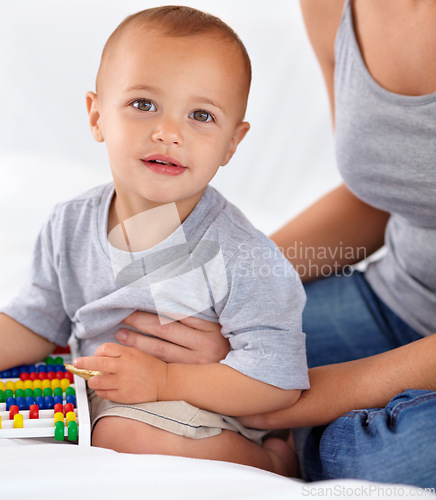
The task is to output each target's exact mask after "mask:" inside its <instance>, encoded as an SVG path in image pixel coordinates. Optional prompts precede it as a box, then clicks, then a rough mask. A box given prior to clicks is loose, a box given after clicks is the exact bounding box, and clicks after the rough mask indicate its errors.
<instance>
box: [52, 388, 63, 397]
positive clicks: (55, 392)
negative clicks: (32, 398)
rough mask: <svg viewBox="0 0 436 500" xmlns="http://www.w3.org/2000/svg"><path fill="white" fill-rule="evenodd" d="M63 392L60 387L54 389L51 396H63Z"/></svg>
mask: <svg viewBox="0 0 436 500" xmlns="http://www.w3.org/2000/svg"><path fill="white" fill-rule="evenodd" d="M63 395H64V392H63V391H62V387H55V390H54V391H53V396H63Z"/></svg>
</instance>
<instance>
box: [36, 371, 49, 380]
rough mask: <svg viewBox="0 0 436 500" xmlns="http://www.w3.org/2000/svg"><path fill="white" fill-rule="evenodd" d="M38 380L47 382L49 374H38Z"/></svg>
mask: <svg viewBox="0 0 436 500" xmlns="http://www.w3.org/2000/svg"><path fill="white" fill-rule="evenodd" d="M38 378H39V380H45V379H46V378H47V373H45V372H39V373H38Z"/></svg>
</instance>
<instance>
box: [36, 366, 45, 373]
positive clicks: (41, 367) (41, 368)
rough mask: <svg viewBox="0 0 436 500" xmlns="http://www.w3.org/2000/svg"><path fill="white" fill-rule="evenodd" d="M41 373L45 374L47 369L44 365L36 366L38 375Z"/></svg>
mask: <svg viewBox="0 0 436 500" xmlns="http://www.w3.org/2000/svg"><path fill="white" fill-rule="evenodd" d="M41 372H44V373H46V372H47V367H46V366H45V365H39V366H38V373H41Z"/></svg>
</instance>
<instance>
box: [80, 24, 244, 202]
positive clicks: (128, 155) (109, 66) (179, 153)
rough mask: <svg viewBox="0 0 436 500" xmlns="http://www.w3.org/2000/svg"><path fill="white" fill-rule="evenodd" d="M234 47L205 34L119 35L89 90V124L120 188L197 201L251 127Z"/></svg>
mask: <svg viewBox="0 0 436 500" xmlns="http://www.w3.org/2000/svg"><path fill="white" fill-rule="evenodd" d="M243 71H244V70H243V65H242V61H241V56H240V54H239V52H238V51H237V49H236V48H235V47H234V46H233V45H231V44H230V43H229V42H226V41H224V42H223V41H222V40H220V39H215V38H213V37H211V36H210V35H196V36H193V37H177V38H175V37H168V36H164V35H162V34H160V33H159V32H157V31H156V30H147V32H145V33H143V32H142V33H139V32H131V33H128V34H126V35H124V36H123V37H122V38H121V40H119V41H118V42H117V44H116V46H115V47H114V48H113V49H112V50H111V52H110V54H109V57H108V60H107V61H106V62H105V65H104V67H103V69H102V71H101V74H100V76H99V86H98V95H97V96H96V95H95V94H92V93H89V94H88V96H87V99H88V109H89V111H90V121H91V129H92V131H93V135H94V137H95V138H96V139H97V140H98V141H103V140H104V141H105V142H106V147H107V151H108V156H109V161H110V165H111V169H112V174H113V177H114V182H115V186H116V188H117V195H118V196H122V197H125V198H126V199H130V200H136V201H132V203H136V205H137V206H141V199H142V200H149V201H151V202H153V203H155V204H156V203H157V204H160V203H169V202H172V201H178V202H180V201H183V202H184V203H186V204H188V205H189V204H192V206H194V205H195V203H197V201H198V200H199V198H200V197H201V194H202V193H203V191H204V189H205V187H206V186H207V184H208V183H209V181H210V180H211V179H212V177H213V176H214V175H215V173H216V171H217V169H218V168H219V166H220V165H225V164H226V163H227V162H228V161H229V160H230V158H231V156H232V154H233V153H234V151H235V150H236V147H237V145H238V144H239V142H240V141H241V140H242V138H243V137H244V135H245V133H246V132H247V131H248V128H249V125H248V123H244V122H242V118H243V116H242V114H243V109H244V107H245V102H246V98H247V95H246V93H247V90H246V88H245V86H244V78H243Z"/></svg>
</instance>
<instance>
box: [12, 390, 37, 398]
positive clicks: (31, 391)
mask: <svg viewBox="0 0 436 500" xmlns="http://www.w3.org/2000/svg"><path fill="white" fill-rule="evenodd" d="M17 392H18V391H15V396H18V394H17ZM20 395H21V394H20ZM23 396H24V397H25V398H28V397H29V396H32V397H33V396H34V394H33V389H26V390H25V391H24V392H23Z"/></svg>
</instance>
